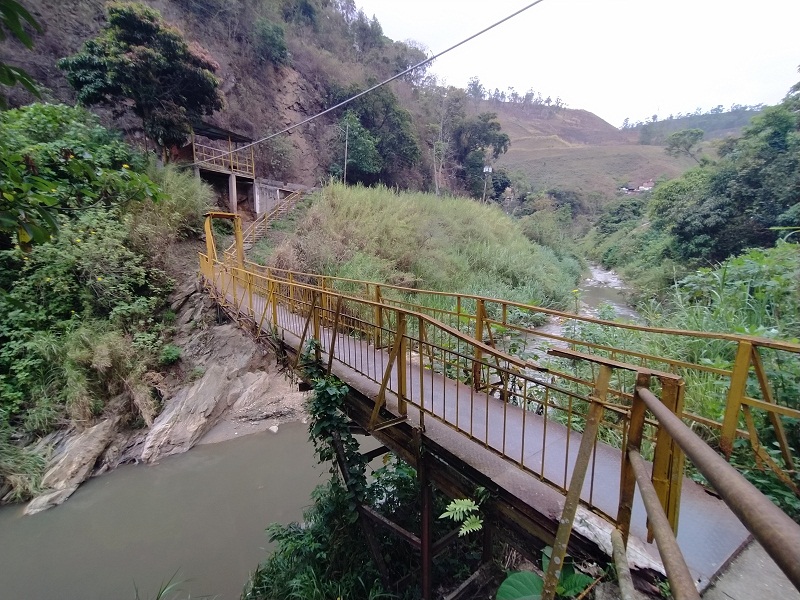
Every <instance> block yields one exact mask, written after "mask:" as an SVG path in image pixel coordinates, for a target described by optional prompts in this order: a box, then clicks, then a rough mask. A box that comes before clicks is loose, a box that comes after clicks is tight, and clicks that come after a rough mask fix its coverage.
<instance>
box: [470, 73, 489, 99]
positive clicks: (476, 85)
mask: <svg viewBox="0 0 800 600" xmlns="http://www.w3.org/2000/svg"><path fill="white" fill-rule="evenodd" d="M467 95H468V96H469V97H470V98H472V99H473V100H474V101H475V103H476V104H477V103H478V102H480V101H481V100H483V99H484V97H486V88H485V87H483V84H482V83H481V80H480V79H478V76H477V75H476V76H475V77H472V78H470V80H469V82H468V83H467Z"/></svg>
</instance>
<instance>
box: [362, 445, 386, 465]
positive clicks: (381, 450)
mask: <svg viewBox="0 0 800 600" xmlns="http://www.w3.org/2000/svg"><path fill="white" fill-rule="evenodd" d="M387 452H389V449H388V448H387V447H386V446H378V447H377V448H375V449H374V450H370V451H369V452H364V453H363V454H362V455H361V458H363V459H364V462H372V461H373V460H374V459H376V458H378V457H379V456H381V455H382V454H386V453H387Z"/></svg>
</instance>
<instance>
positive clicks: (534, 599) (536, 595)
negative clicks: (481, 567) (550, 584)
mask: <svg viewBox="0 0 800 600" xmlns="http://www.w3.org/2000/svg"><path fill="white" fill-rule="evenodd" d="M542 589H544V581H542V578H541V577H539V576H538V575H537V574H536V573H531V572H530V571H520V572H519V573H512V574H511V575H509V576H508V577H506V580H505V581H504V582H503V583H502V584H501V585H500V589H499V590H497V600H540V599H541V597H542Z"/></svg>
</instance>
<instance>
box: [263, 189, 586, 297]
mask: <svg viewBox="0 0 800 600" xmlns="http://www.w3.org/2000/svg"><path fill="white" fill-rule="evenodd" d="M269 262H270V264H271V265H272V266H277V267H281V268H285V269H292V270H297V271H306V272H312V273H322V274H325V275H333V276H339V277H349V278H353V279H362V280H370V281H378V282H387V283H391V284H395V285H403V286H408V287H412V288H417V289H432V290H441V291H449V292H461V293H472V294H480V295H484V296H493V297H502V298H507V299H509V300H516V301H519V302H526V303H530V304H536V305H540V306H548V307H563V306H565V305H566V302H567V301H568V298H569V296H570V290H571V289H572V288H573V287H574V286H575V282H576V281H577V279H578V277H579V276H580V271H581V267H580V265H579V264H578V262H577V261H576V260H574V259H572V258H569V257H566V258H559V257H558V256H557V255H556V253H554V252H553V251H552V250H551V249H549V248H546V247H544V246H539V245H537V244H534V243H532V242H530V241H529V240H528V239H527V238H526V237H525V236H524V235H523V233H522V230H521V228H520V225H519V224H518V223H517V222H516V221H514V220H513V219H511V218H510V217H509V216H507V215H506V214H505V213H503V212H502V210H501V209H500V208H499V207H497V206H487V205H482V204H479V203H477V202H475V201H473V200H468V199H465V198H437V197H436V196H433V195H430V194H422V193H400V194H396V193H395V192H394V191H393V190H389V189H387V188H384V187H379V188H364V187H344V186H342V185H338V184H333V185H330V186H328V187H326V188H325V189H324V190H322V192H321V193H320V194H319V195H318V197H317V198H316V200H315V202H314V203H313V205H312V206H311V208H310V209H309V210H308V211H307V212H306V214H305V216H304V217H303V218H302V219H301V220H300V221H299V223H298V224H297V227H296V230H295V231H294V233H293V234H292V235H290V236H289V237H288V238H286V239H285V240H284V241H283V242H282V243H281V244H280V245H279V246H278V247H277V248H275V250H274V251H273V252H272V253H271V256H270V258H269Z"/></svg>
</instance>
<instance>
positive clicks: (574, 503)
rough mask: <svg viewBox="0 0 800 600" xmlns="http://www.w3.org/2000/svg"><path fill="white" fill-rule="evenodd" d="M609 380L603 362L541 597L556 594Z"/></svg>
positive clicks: (608, 370) (546, 599)
mask: <svg viewBox="0 0 800 600" xmlns="http://www.w3.org/2000/svg"><path fill="white" fill-rule="evenodd" d="M610 380H611V367H609V366H607V365H602V366H601V367H600V374H599V375H598V378H597V383H596V387H595V391H594V393H593V395H592V396H593V397H592V405H591V406H590V407H589V417H588V419H587V420H586V426H585V427H584V428H583V434H582V435H581V445H580V447H579V448H578V456H577V457H576V458H575V466H574V467H573V469H572V478H571V479H570V482H569V489H568V490H567V497H566V499H565V500H564V510H563V511H562V512H561V520H560V521H559V525H558V532H557V533H556V541H555V543H554V544H553V553H552V556H551V557H550V564H549V565H548V567H547V573H545V578H544V589H543V590H542V600H553V598H555V595H556V587H557V586H558V580H559V578H560V577H561V568H562V567H563V565H564V557H565V556H566V554H567V545H568V544H569V538H570V535H571V534H572V526H573V524H574V521H575V513H576V511H577V510H578V504H579V503H580V500H581V488H583V481H584V479H585V478H586V470H587V469H588V467H589V460H590V459H591V457H592V452H593V450H594V442H595V440H596V439H597V431H598V429H599V428H600V421H601V420H602V419H603V405H602V401H603V400H605V397H606V393H607V391H608V384H609V381H610Z"/></svg>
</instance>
